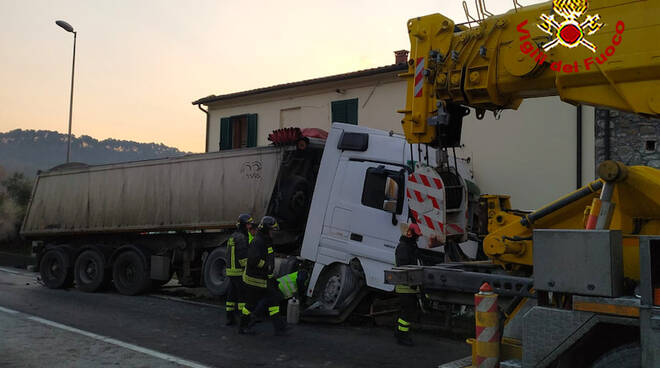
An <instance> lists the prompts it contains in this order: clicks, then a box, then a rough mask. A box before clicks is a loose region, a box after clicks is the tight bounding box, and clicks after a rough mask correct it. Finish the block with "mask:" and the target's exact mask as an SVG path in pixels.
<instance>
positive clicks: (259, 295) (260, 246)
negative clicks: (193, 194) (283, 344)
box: [238, 216, 287, 335]
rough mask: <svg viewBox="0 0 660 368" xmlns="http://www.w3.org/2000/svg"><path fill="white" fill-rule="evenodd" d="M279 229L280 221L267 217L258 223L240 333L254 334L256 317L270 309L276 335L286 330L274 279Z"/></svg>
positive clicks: (246, 278) (245, 274)
mask: <svg viewBox="0 0 660 368" xmlns="http://www.w3.org/2000/svg"><path fill="white" fill-rule="evenodd" d="M277 230H279V225H278V224H277V221H276V220H275V219H274V218H273V217H271V216H265V217H264V218H263V219H262V220H261V222H260V223H259V227H258V231H257V234H256V235H255V236H254V240H253V241H252V243H251V244H250V246H249V247H248V259H247V266H246V267H245V271H244V272H243V283H244V284H245V295H246V304H245V307H244V308H243V311H242V315H241V321H240V325H239V330H238V332H239V333H240V334H254V331H253V330H252V326H253V325H254V323H255V322H256V318H257V317H261V316H263V315H265V313H266V309H267V311H268V318H270V320H271V322H272V323H273V327H274V329H275V335H283V334H284V333H285V332H286V330H287V325H286V321H284V319H283V318H282V316H281V315H280V307H279V301H280V300H281V293H280V291H279V289H278V287H277V283H276V280H275V279H273V272H274V269H275V254H274V253H273V247H272V244H273V240H272V235H273V231H277Z"/></svg>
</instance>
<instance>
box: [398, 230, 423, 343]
mask: <svg viewBox="0 0 660 368" xmlns="http://www.w3.org/2000/svg"><path fill="white" fill-rule="evenodd" d="M420 235H422V231H421V230H420V228H419V225H417V224H409V225H408V228H407V229H406V232H405V235H402V236H401V238H400V239H399V245H398V246H397V247H396V256H395V257H396V260H395V262H396V266H397V267H399V266H405V265H416V264H417V239H418V238H419V237H420ZM394 292H395V293H396V294H397V296H398V297H399V304H400V305H401V311H400V313H399V318H398V320H397V327H396V331H395V336H396V341H397V343H399V344H401V345H406V346H412V345H414V343H413V341H412V339H411V338H410V322H411V321H413V320H417V318H418V316H419V308H418V304H417V303H418V302H417V294H418V293H419V290H418V289H417V288H416V287H410V286H407V285H396V287H395V288H394Z"/></svg>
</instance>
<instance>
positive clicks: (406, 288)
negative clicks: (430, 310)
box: [394, 285, 419, 294]
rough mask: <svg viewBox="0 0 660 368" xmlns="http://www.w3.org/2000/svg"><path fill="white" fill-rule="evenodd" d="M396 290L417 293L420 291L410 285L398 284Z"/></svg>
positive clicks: (402, 292)
mask: <svg viewBox="0 0 660 368" xmlns="http://www.w3.org/2000/svg"><path fill="white" fill-rule="evenodd" d="M394 292H395V293H399V294H417V293H418V292H419V291H417V289H415V288H412V287H410V286H408V285H396V286H394Z"/></svg>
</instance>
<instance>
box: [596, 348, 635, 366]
mask: <svg viewBox="0 0 660 368" xmlns="http://www.w3.org/2000/svg"><path fill="white" fill-rule="evenodd" d="M641 366H642V349H641V347H640V346H639V343H632V344H626V345H622V346H619V347H618V348H615V349H612V350H610V351H608V352H606V353H605V354H604V355H602V356H601V357H600V358H598V359H597V360H596V362H594V364H593V365H592V366H591V368H605V367H617V368H640V367H641Z"/></svg>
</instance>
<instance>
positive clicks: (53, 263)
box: [39, 248, 73, 289]
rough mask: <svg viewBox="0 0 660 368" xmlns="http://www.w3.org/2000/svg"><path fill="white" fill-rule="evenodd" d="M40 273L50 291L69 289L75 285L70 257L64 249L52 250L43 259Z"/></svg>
mask: <svg viewBox="0 0 660 368" xmlns="http://www.w3.org/2000/svg"><path fill="white" fill-rule="evenodd" d="M39 273H40V274H41V280H42V281H43V283H44V285H46V286H47V287H48V288H50V289H62V288H68V287H71V285H72V284H73V273H72V272H71V270H70V269H69V257H68V255H67V254H66V253H65V251H64V250H62V249H58V248H55V249H51V250H49V251H47V252H46V253H45V254H44V255H43V256H42V257H41V262H39Z"/></svg>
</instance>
